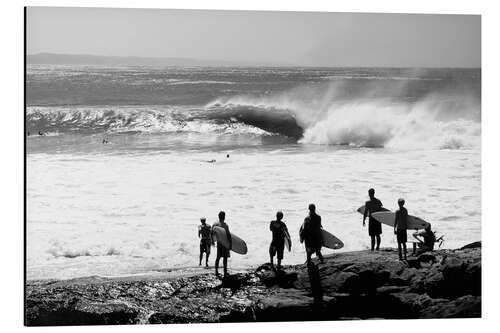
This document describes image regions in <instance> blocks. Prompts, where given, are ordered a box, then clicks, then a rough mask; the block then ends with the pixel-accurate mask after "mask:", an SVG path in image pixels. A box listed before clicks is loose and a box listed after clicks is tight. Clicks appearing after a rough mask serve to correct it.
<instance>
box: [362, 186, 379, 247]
mask: <svg viewBox="0 0 500 333" xmlns="http://www.w3.org/2000/svg"><path fill="white" fill-rule="evenodd" d="M368 196H369V197H370V200H369V201H367V202H366V203H365V212H364V214H363V227H364V226H365V225H366V223H365V221H366V218H367V217H368V235H369V236H370V238H371V249H372V251H373V250H374V248H375V241H377V247H376V250H377V251H378V250H379V249H380V235H381V234H382V224H381V223H380V222H379V221H377V220H375V219H374V218H373V217H372V214H373V213H375V212H379V211H381V210H382V202H381V201H380V200H379V199H377V198H375V190H374V189H372V188H371V189H369V190H368Z"/></svg>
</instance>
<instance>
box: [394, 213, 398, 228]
mask: <svg viewBox="0 0 500 333" xmlns="http://www.w3.org/2000/svg"><path fill="white" fill-rule="evenodd" d="M395 215H396V216H394V233H396V230H398V215H399V210H398V211H397V212H396V214H395Z"/></svg>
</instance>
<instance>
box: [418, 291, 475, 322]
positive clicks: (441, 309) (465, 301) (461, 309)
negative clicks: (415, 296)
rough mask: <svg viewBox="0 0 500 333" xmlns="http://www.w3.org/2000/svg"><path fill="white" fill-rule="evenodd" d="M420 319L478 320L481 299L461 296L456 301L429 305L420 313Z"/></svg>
mask: <svg viewBox="0 0 500 333" xmlns="http://www.w3.org/2000/svg"><path fill="white" fill-rule="evenodd" d="M420 317H421V318H479V317H481V297H479V296H471V295H467V296H462V297H460V298H457V299H456V300H453V301H450V302H447V303H444V304H443V303H439V304H434V305H430V306H428V307H426V308H424V309H422V310H421V311H420Z"/></svg>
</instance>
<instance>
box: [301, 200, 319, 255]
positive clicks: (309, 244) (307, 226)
mask: <svg viewBox="0 0 500 333" xmlns="http://www.w3.org/2000/svg"><path fill="white" fill-rule="evenodd" d="M322 228H323V227H322V225H321V216H319V215H318V214H316V206H315V205H314V204H310V205H309V215H308V216H307V217H306V218H305V219H304V223H303V224H302V226H301V227H300V242H301V243H302V242H304V245H305V247H306V254H307V263H310V262H311V256H312V254H313V253H316V256H317V257H318V258H319V260H320V261H321V263H323V262H324V260H323V256H322V255H321V246H322V245H323V237H322V236H321V229H322Z"/></svg>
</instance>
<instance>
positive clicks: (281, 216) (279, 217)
mask: <svg viewBox="0 0 500 333" xmlns="http://www.w3.org/2000/svg"><path fill="white" fill-rule="evenodd" d="M276 218H277V219H278V221H281V219H282V218H283V212H277V213H276Z"/></svg>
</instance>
